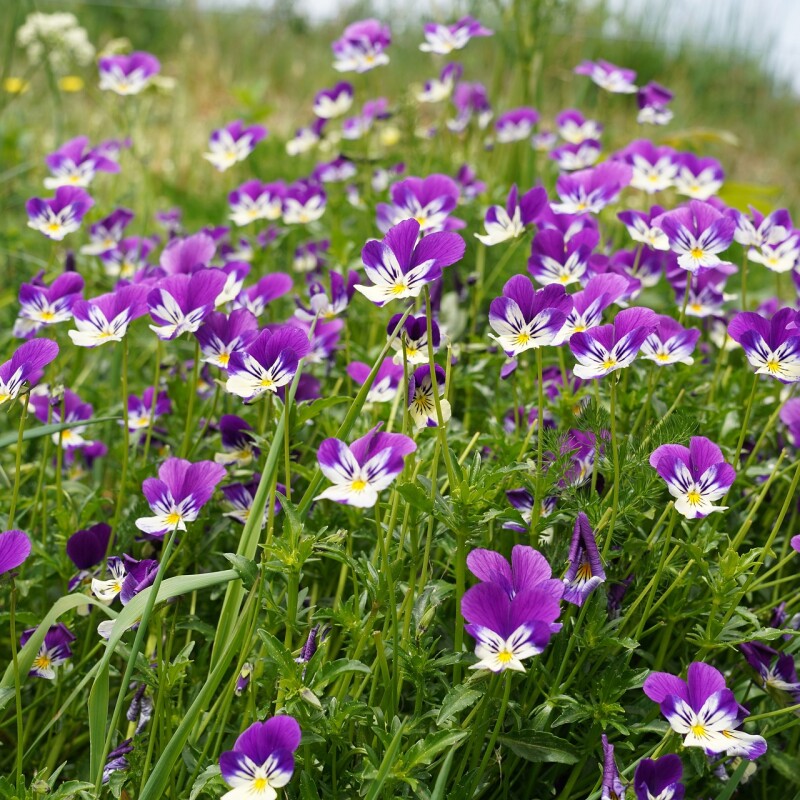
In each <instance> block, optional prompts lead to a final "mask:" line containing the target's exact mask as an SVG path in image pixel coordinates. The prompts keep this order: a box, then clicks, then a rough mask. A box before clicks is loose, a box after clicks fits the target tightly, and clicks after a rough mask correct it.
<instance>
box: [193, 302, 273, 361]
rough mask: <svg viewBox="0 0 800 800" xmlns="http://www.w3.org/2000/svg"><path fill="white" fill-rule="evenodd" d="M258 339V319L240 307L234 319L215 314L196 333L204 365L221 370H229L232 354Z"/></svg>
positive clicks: (233, 314) (233, 315) (232, 316)
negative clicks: (210, 365)
mask: <svg viewBox="0 0 800 800" xmlns="http://www.w3.org/2000/svg"><path fill="white" fill-rule="evenodd" d="M256 336H258V320H257V319H256V318H255V316H254V315H253V314H252V313H251V312H250V311H248V310H247V309H246V308H237V309H235V310H233V311H231V313H230V316H226V315H225V314H223V313H221V312H219V311H214V312H212V313H211V314H209V315H208V316H207V317H206V319H205V321H204V322H203V326H202V327H201V328H200V329H199V330H198V331H196V332H195V337H197V341H198V342H200V352H201V353H202V356H203V358H202V360H203V362H204V363H206V364H212V365H213V366H215V367H219V368H220V369H228V364H229V363H230V360H231V354H232V353H236V352H241V351H242V350H244V349H245V347H247V345H249V344H250V343H251V342H252V341H253V339H255V338H256Z"/></svg>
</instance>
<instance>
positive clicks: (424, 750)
mask: <svg viewBox="0 0 800 800" xmlns="http://www.w3.org/2000/svg"><path fill="white" fill-rule="evenodd" d="M468 736H469V731H456V730H449V731H437V732H436V733H434V734H431V735H430V736H427V737H425V739H423V740H422V741H421V742H417V743H416V744H415V745H413V746H412V747H411V748H410V749H409V750H408V752H407V753H406V754H405V757H404V759H403V761H404V766H405V767H406V768H407V769H412V768H414V767H420V766H424V765H426V764H430V763H431V762H432V761H433V760H434V759H435V758H436V756H438V755H439V753H441V752H442V751H443V750H447V749H448V748H449V747H455V746H456V745H457V744H459V743H460V742H462V741H464V739H466V738H467V737H468Z"/></svg>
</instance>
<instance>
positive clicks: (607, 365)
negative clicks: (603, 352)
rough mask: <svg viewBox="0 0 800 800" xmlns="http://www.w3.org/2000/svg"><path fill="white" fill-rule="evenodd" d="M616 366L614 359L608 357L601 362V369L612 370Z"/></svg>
mask: <svg viewBox="0 0 800 800" xmlns="http://www.w3.org/2000/svg"><path fill="white" fill-rule="evenodd" d="M616 366H617V359H616V358H611V356H609V357H608V358H607V359H606V360H605V361H604V362H603V369H613V368H614V367H616Z"/></svg>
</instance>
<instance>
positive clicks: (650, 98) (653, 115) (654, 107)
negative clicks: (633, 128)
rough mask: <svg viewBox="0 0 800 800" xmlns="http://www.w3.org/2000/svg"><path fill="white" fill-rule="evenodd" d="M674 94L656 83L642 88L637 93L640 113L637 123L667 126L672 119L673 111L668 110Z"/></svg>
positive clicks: (652, 82) (651, 82) (637, 116)
mask: <svg viewBox="0 0 800 800" xmlns="http://www.w3.org/2000/svg"><path fill="white" fill-rule="evenodd" d="M673 96H674V95H673V94H672V92H671V91H670V90H669V89H667V88H666V87H665V86H662V85H661V84H660V83H656V82H655V81H650V83H648V84H647V85H646V86H642V87H641V88H640V89H639V91H638V92H637V93H636V103H637V105H638V106H639V113H638V114H637V115H636V121H637V122H638V123H639V124H640V125H641V124H645V123H649V124H650V125H666V124H667V123H668V122H669V121H670V120H671V119H672V109H670V108H668V106H669V104H670V103H671V102H672V98H673Z"/></svg>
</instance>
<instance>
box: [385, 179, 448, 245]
mask: <svg viewBox="0 0 800 800" xmlns="http://www.w3.org/2000/svg"><path fill="white" fill-rule="evenodd" d="M391 198H392V203H391V205H388V204H386V203H378V205H377V218H378V227H379V228H380V229H381V230H382V231H383V232H384V233H386V232H388V231H389V229H390V228H392V227H394V226H395V225H397V224H398V223H400V222H402V221H403V220H407V219H414V220H416V221H417V224H418V225H419V232H420V234H426V233H432V232H434V231H442V230H446V229H448V224H449V223H451V222H452V220H450V219H449V217H450V213H451V212H452V211H453V209H455V207H456V205H457V204H458V198H459V189H458V184H457V183H456V182H455V181H454V180H453V179H452V178H449V177H448V176H447V175H440V174H434V175H429V176H428V177H426V178H416V177H411V178H405V179H403V180H402V181H398V182H397V183H395V184H394V185H393V186H392V189H391ZM459 224H460V223H459Z"/></svg>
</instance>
